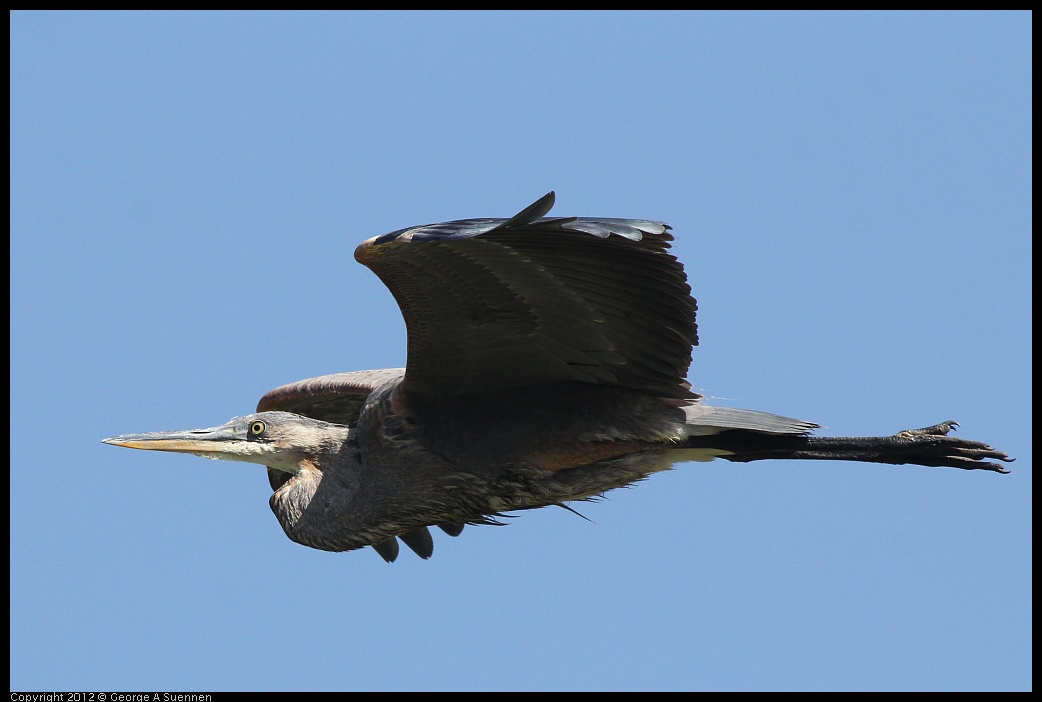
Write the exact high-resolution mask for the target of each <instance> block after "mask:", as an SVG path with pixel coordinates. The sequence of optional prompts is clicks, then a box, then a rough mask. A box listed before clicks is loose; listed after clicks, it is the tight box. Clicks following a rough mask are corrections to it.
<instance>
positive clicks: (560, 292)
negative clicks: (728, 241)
mask: <svg viewBox="0 0 1042 702" xmlns="http://www.w3.org/2000/svg"><path fill="white" fill-rule="evenodd" d="M553 203H554V194H553V193H552V192H551V193H548V194H547V195H545V196H544V197H542V198H540V199H539V200H538V201H536V202H535V203H533V204H532V205H530V206H529V207H526V208H525V209H524V210H522V211H521V212H520V213H518V214H516V215H514V216H513V217H511V218H510V219H465V220H459V221H454V222H445V223H441V224H428V225H425V226H420V227H412V228H409V229H400V230H398V231H396V232H391V233H389V234H384V235H382V236H377V237H374V238H372V239H368V240H366V241H364V242H362V244H361V245H360V246H359V247H358V248H357V249H356V250H355V258H356V259H357V260H358V261H359V262H361V263H363V264H365V265H366V266H368V267H369V268H371V269H372V270H373V271H374V272H375V273H376V274H377V275H378V276H379V277H380V279H381V280H383V282H384V283H385V284H386V285H387V287H388V288H390V290H391V293H392V294H393V295H394V298H395V300H397V301H398V305H399V307H400V308H401V311H402V315H403V316H404V317H405V323H406V327H407V329H408V362H407V366H406V368H404V369H403V368H392V369H385V370H370V371H355V372H352V373H339V374H335V375H325V376H321V377H318V378H311V379H309V380H302V381H300V382H297V383H292V384H290V385H284V386H282V387H280V388H276V389H274V390H272V391H271V392H269V393H268V394H266V395H265V396H264V397H262V398H261V400H260V403H259V404H258V406H257V413H256V414H251V415H247V416H245V417H240V418H237V419H233V420H232V421H230V422H228V423H227V424H225V425H223V426H219V427H214V428H211V429H196V430H191V431H176V432H155V433H148V434H127V435H124V436H116V437H113V438H110V439H105V443H108V444H115V445H117V446H126V447H129V448H137V449H151V450H156V451H178V452H182V453H192V454H195V455H197V456H204V457H206V458H219V459H224V460H231V461H249V462H251V463H259V464H261V465H264V466H267V467H268V480H269V482H270V483H271V487H272V489H273V490H274V494H273V495H272V496H271V499H270V505H271V509H272V511H274V512H275V516H276V517H277V518H278V520H279V523H280V524H282V528H283V529H284V530H285V532H286V535H287V536H289V538H290V539H292V540H294V541H296V542H298V543H301V544H304V545H305V546H311V547H313V548H318V549H324V550H327V551H349V550H352V549H358V548H362V547H364V546H372V547H373V548H374V549H376V551H377V552H378V553H379V554H380V555H381V556H382V557H383V558H384V559H385V560H387V561H393V560H394V559H395V558H396V557H397V555H398V541H397V539H401V540H402V541H403V542H405V544H406V545H408V546H409V547H410V548H411V549H412V550H413V551H415V552H416V553H417V554H418V555H419V556H420V557H422V558H428V557H430V555H431V553H432V552H433V549H434V542H433V540H432V538H431V535H430V532H429V531H428V527H430V526H435V525H436V526H439V527H441V529H442V530H444V531H445V532H447V533H448V534H450V535H452V536H456V535H458V534H459V533H460V532H461V531H462V529H463V526H464V525H465V524H495V523H499V522H498V521H497V517H501V516H502V515H503V513H505V512H509V511H514V510H523V509H532V508H536V507H545V506H548V505H561V506H564V503H566V502H569V501H574V500H586V499H590V498H592V497H595V496H598V495H601V494H603V493H604V492H606V491H608V490H612V489H614V488H617V487H622V486H624V485H629V484H631V483H633V482H635V481H637V480H640V479H641V478H644V477H647V476H648V475H650V474H651V473H654V472H657V471H661V470H664V469H666V468H669V467H671V466H672V465H673V464H674V463H677V462H681V461H689V460H702V461H708V460H712V459H713V458H724V459H726V460H729V461H757V460H762V459H785V458H788V459H812V460H813V459H817V460H841V461H867V462H871V463H891V464H902V463H910V464H917V465H921V466H949V467H953V468H965V469H983V470H991V471H996V472H1000V473H1004V472H1007V471H1006V469H1005V468H1003V467H1002V466H1001V465H999V464H998V463H993V462H990V461H988V460H987V459H995V460H999V461H1009V460H1012V459H1010V458H1009V457H1008V456H1007V455H1006V454H1005V453H1003V452H1001V451H996V450H995V449H993V448H991V447H990V446H988V445H987V444H982V443H979V442H976V441H967V440H963V439H958V438H955V437H951V436H947V434H948V432H949V431H950V430H951V429H952V428H953V427H955V426H956V423H955V422H952V421H948V422H941V423H940V424H936V425H934V426H931V427H927V428H925V429H917V430H911V431H902V432H899V433H897V434H894V435H893V436H884V437H816V436H811V435H810V431H811V430H812V429H814V428H816V427H817V426H818V425H817V424H814V423H812V422H805V421H801V420H798V419H790V418H788V417H781V416H778V415H775V414H768V413H766V412H758V411H755V410H743V409H732V408H728V407H714V406H711V405H707V404H705V402H703V400H702V397H701V396H700V395H698V394H696V393H694V392H692V390H691V387H690V385H689V384H688V383H687V382H686V381H685V376H686V375H687V370H688V366H689V365H690V363H691V347H692V346H693V345H695V344H697V343H698V337H697V333H696V326H695V309H696V307H695V300H694V298H692V297H691V289H690V287H689V286H688V283H687V278H686V276H685V274H684V268H683V266H682V265H681V264H680V262H679V261H677V259H676V258H674V257H673V256H672V255H671V254H669V253H668V252H667V249H668V248H669V242H670V241H672V239H673V237H672V236H671V235H670V234H669V226H668V225H666V224H664V223H662V222H653V221H647V220H633V219H598V218H589V217H552V218H551V217H546V216H545V215H546V214H547V213H548V212H549V211H550V208H551V207H552V206H553Z"/></svg>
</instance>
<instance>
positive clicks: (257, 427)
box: [250, 419, 268, 436]
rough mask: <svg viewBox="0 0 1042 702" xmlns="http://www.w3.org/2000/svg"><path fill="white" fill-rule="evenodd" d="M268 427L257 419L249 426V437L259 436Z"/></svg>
mask: <svg viewBox="0 0 1042 702" xmlns="http://www.w3.org/2000/svg"><path fill="white" fill-rule="evenodd" d="M267 428H268V426H267V425H266V424H265V423H264V422H262V421H260V420H259V419H258V420H257V421H255V422H252V423H251V424H250V436H260V435H261V434H263V433H264V430H265V429H267Z"/></svg>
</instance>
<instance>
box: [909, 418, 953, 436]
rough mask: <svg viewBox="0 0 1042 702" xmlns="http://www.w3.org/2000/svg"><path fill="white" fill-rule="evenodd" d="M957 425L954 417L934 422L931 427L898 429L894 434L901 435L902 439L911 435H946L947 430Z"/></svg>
mask: <svg viewBox="0 0 1042 702" xmlns="http://www.w3.org/2000/svg"><path fill="white" fill-rule="evenodd" d="M957 426H959V423H958V422H956V421H955V420H954V419H949V420H948V421H946V422H941V423H940V424H934V425H933V426H931V427H923V428H922V429H905V430H904V431H899V432H897V433H896V434H894V436H898V437H901V438H902V439H910V438H912V437H913V436H947V435H948V432H950V431H952V430H953V429H955V427H957Z"/></svg>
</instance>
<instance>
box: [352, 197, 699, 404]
mask: <svg viewBox="0 0 1042 702" xmlns="http://www.w3.org/2000/svg"><path fill="white" fill-rule="evenodd" d="M553 202H554V194H553V193H552V192H551V193H548V194H547V195H546V196H544V197H543V198H541V199H540V200H538V201H537V202H535V203H533V204H532V205H531V206H529V207H527V208H526V209H524V210H523V211H522V212H520V213H518V214H517V215H515V216H514V217H512V218H510V219H506V220H504V219H466V220H459V221H455V222H445V223H442V224H430V225H425V226H421V227H412V228H409V229H402V230H399V231H396V232H391V233H389V234H384V235H382V236H378V237H374V238H372V239H369V240H367V241H365V242H363V243H362V244H361V245H360V246H359V247H358V249H357V250H356V251H355V258H356V259H357V260H358V261H359V262H360V263H363V264H365V265H366V266H368V267H369V268H370V269H372V270H373V272H375V273H376V274H377V275H378V276H379V277H380V279H381V280H382V281H383V282H384V284H386V285H387V287H388V288H389V289H390V290H391V293H392V294H393V295H394V297H395V299H396V300H397V302H398V306H399V307H400V308H401V311H402V315H403V316H404V318H405V324H406V327H407V328H408V335H409V354H408V365H407V368H406V373H405V381H404V386H403V387H404V389H405V390H406V391H407V392H409V393H424V394H430V395H441V396H445V395H462V394H471V393H484V392H492V391H498V390H510V389H517V388H523V387H531V386H537V385H544V384H551V383H560V382H567V381H578V382H584V383H600V384H609V385H615V386H619V387H623V388H629V389H634V390H639V391H643V392H646V393H649V394H653V395H657V396H660V397H677V398H688V397H694V395H693V394H692V393H691V391H690V390H689V388H688V386H687V384H686V382H685V381H684V378H685V376H686V375H687V369H688V366H689V365H690V363H691V347H692V345H694V344H696V343H697V341H698V337H697V331H696V326H695V310H696V305H695V300H694V299H693V298H692V297H691V288H690V287H689V286H688V284H687V279H686V276H685V274H684V269H683V267H682V266H681V264H680V263H679V262H678V261H677V259H676V258H675V257H673V256H672V255H671V254H669V253H668V252H667V249H668V248H669V242H670V241H672V239H673V237H672V236H671V235H670V234H669V232H668V230H669V227H668V225H666V224H664V223H662V222H653V221H647V220H631V219H598V218H587V217H557V218H546V217H543V215H545V214H546V213H547V212H549V210H550V208H551V207H552V206H553Z"/></svg>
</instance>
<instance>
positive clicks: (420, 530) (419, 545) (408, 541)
mask: <svg viewBox="0 0 1042 702" xmlns="http://www.w3.org/2000/svg"><path fill="white" fill-rule="evenodd" d="M398 538H400V539H401V540H402V541H404V542H405V545H406V546H408V547H409V548H411V549H412V550H413V553H415V554H416V555H417V556H419V557H420V558H425V559H426V558H430V557H431V555H432V554H433V553H434V537H432V536H431V532H430V531H428V529H427V527H417V528H415V529H413V530H412V531H407V532H405V533H404V534H399V535H398Z"/></svg>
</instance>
